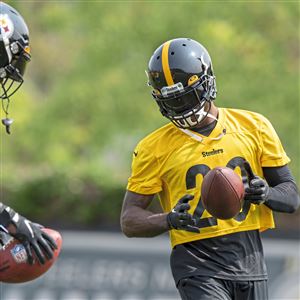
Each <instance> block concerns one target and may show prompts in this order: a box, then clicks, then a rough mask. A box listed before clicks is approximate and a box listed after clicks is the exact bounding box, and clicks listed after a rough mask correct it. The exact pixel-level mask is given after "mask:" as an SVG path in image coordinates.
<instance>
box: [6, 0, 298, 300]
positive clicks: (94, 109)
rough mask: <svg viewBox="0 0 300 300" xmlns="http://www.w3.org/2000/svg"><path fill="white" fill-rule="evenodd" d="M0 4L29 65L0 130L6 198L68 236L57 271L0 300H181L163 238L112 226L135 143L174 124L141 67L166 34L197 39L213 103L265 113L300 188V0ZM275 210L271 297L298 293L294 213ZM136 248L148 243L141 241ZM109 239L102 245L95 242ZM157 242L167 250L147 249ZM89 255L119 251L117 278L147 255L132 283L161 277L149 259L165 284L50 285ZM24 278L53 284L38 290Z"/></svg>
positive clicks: (269, 238)
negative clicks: (25, 38) (26, 44)
mask: <svg viewBox="0 0 300 300" xmlns="http://www.w3.org/2000/svg"><path fill="white" fill-rule="evenodd" d="M5 2H7V3H8V4H10V5H12V6H13V7H15V8H16V9H17V10H18V11H19V12H20V13H21V14H22V16H23V17H24V19H25V20H26V22H27V25H28V27H29V30H30V40H31V47H32V61H31V62H30V63H29V65H28V68H27V72H26V74H25V83H24V85H23V87H22V88H21V90H20V91H19V92H18V93H17V94H16V95H15V96H14V97H13V101H12V102H11V107H10V117H12V118H13V119H14V120H15V122H14V124H13V127H12V135H10V136H8V135H6V133H5V128H4V127H3V128H2V130H1V132H0V134H1V139H0V142H1V149H0V150H1V195H2V197H3V202H5V203H6V204H8V205H10V206H12V207H13V208H15V209H16V210H17V211H19V212H20V213H21V214H23V215H26V216H27V217H28V218H29V219H32V220H33V221H36V222H39V223H42V224H44V225H46V226H49V227H51V228H54V229H57V230H59V231H61V232H63V235H64V240H65V241H66V242H65V244H64V245H65V247H64V250H63V253H62V256H61V259H60V261H59V262H58V264H57V266H56V268H54V269H53V270H51V271H50V272H49V273H48V274H47V275H45V276H44V277H43V278H41V279H39V280H37V281H35V282H32V283H29V284H26V285H24V286H23V285H21V286H18V287H17V288H16V286H15V285H14V286H10V285H2V288H1V291H2V292H1V295H2V298H1V297H0V299H10V300H17V299H31V300H32V299H36V300H38V299H41V300H44V299H47V300H48V299H74V300H77V299H104V300H106V299H109V300H114V299H127V300H128V299H136V300H143V299H167V298H168V297H169V298H168V299H177V298H176V297H178V296H176V290H175V286H174V284H173V282H172V278H171V277H170V276H171V275H170V273H169V269H168V268H169V266H168V253H169V251H170V246H169V243H168V241H167V236H163V237H161V238H156V239H152V240H149V241H148V242H147V241H143V242H142V241H139V240H128V239H125V238H123V237H122V236H121V235H120V226H119V215H120V209H121V205H122V200H123V195H124V191H125V188H126V183H127V178H128V177H129V175H130V165H131V157H132V151H133V149H134V147H135V145H136V143H137V142H138V141H139V140H140V139H141V138H142V137H144V136H145V135H147V134H148V133H150V132H151V131H153V130H154V129H156V128H158V127H160V126H161V125H163V124H166V123H167V122H168V121H167V120H166V119H164V118H163V117H162V116H161V114H160V112H159V110H158V107H157V105H156V104H155V102H154V100H152V98H151V95H150V92H151V90H150V89H149V88H148V87H147V86H146V80H147V78H146V76H145V69H146V68H147V63H148V60H149V58H150V56H151V55H152V53H153V51H154V50H155V49H156V47H157V46H159V45H160V44H161V43H163V42H164V41H166V40H169V39H172V38H176V37H190V38H192V39H195V40H198V41H200V42H201V43H202V44H203V45H205V47H206V48H207V49H208V51H209V53H210V55H211V57H212V60H213V65H214V71H215V74H216V77H217V88H218V96H217V100H216V104H217V105H218V106H220V107H233V108H241V109H246V110H252V111H256V112H259V113H261V114H263V115H265V116H266V117H267V118H268V119H269V120H270V121H271V122H272V124H273V126H274V127H275V129H276V131H277V133H278V135H279V137H280V138H281V141H282V143H283V145H284V147H285V150H286V152H287V154H288V155H289V157H290V158H291V160H292V162H291V164H290V168H291V170H292V172H293V174H294V176H295V178H296V180H297V183H298V185H300V171H299V149H300V148H299V146H300V145H299V143H300V135H299V130H300V129H299V128H300V126H299V113H300V108H299V105H300V101H299V100H300V99H299V95H300V93H299V92H300V91H299V67H300V65H299V38H300V35H299V33H300V31H299V25H300V24H299V20H300V18H299V9H300V8H299V3H298V2H271V1H270V2H209V1H205V2H170V1H165V2H159V1H151V2H149V1H140V2H135V1H126V2H120V1H5ZM2 114H3V113H2ZM275 219H276V224H277V228H276V229H275V230H270V231H268V232H266V233H264V234H263V236H264V241H265V245H266V249H269V250H267V251H266V252H267V253H266V254H267V260H268V268H269V271H272V272H271V274H270V276H271V278H272V282H273V286H272V288H271V296H272V297H274V299H275V298H276V297H277V299H298V298H297V297H300V295H299V290H298V286H299V285H300V283H299V282H300V278H299V258H300V257H299V250H300V249H299V236H300V220H299V212H297V213H296V214H293V215H284V214H277V213H275ZM75 231H76V232H75ZM283 241H284V242H283ZM141 243H143V244H144V245H148V244H147V243H149V247H150V249H152V248H151V245H152V247H153V251H152V252H151V251H150V252H149V250H147V249H148V247H146V246H145V247H144V248H138V247H140V246H139V245H140V244H141ZM83 244H85V246H86V247H83V246H82V245H83ZM103 244H105V245H106V246H107V245H108V246H109V247H108V248H106V246H105V249H103V247H104V246H103ZM153 245H156V246H155V247H154V246H153ZM121 246H122V247H124V249H128V251H127V252H126V253H127V254H128V257H127V256H126V255H125V254H124V253H123V252H122V251H121ZM126 247H127V248H126ZM136 247H137V248H136ZM160 247H162V248H163V249H164V250H161V251H160V252H158V251H156V252H155V249H161V248H160ZM146 248H147V249H146ZM134 249H140V251H135V250H134ZM145 249H146V250H145ZM274 249H278V251H275V250H274ZM288 249H289V250H290V251H292V252H289V251H288ZM118 251H119V252H118ZM274 251H275V252H274ZM91 253H94V255H95V257H94V256H93V255H91ZM142 253H145V254H144V256H143V257H142V256H141V254H142ZM159 253H160V254H159ZM114 254H115V256H114ZM123 254H124V255H123ZM122 255H123V261H121V260H120V256H122ZM130 255H131V256H130ZM157 255H160V256H159V257H158V256H157ZM96 257H97V258H98V262H99V259H100V260H101V259H102V260H101V262H102V265H101V263H100V265H101V266H102V267H101V266H100V267H99V269H101V268H102V269H101V270H102V271H103V270H106V271H103V272H104V273H103V274H106V273H105V272H107V269H105V268H106V267H105V266H106V265H110V264H111V263H112V262H113V261H116V257H117V258H118V259H119V260H117V265H118V266H119V269H118V267H115V268H116V269H117V270H119V273H118V274H119V275H118V276H121V277H120V278H135V277H134V276H133V277H131V275H130V273H128V272H129V271H128V272H127V271H124V270H125V269H126V268H125V267H124V265H125V266H128V268H127V269H128V270H131V271H132V270H134V268H133V267H132V266H133V265H134V264H137V265H139V266H141V264H139V262H141V261H142V262H143V263H144V264H146V266H148V267H149V268H150V267H151V268H150V269H151V270H152V271H151V270H150V269H149V268H148V269H147V267H145V266H144V267H140V268H137V273H135V274H136V278H141V276H144V277H145V282H148V283H149V282H150V281H151V279H149V278H150V277H151V276H153V278H154V279H156V280H157V275H155V274H159V276H162V275H163V272H161V270H160V269H158V271H157V270H156V272H157V273H155V272H154V271H153V268H154V266H155V264H154V263H153V262H154V261H156V263H157V264H158V267H159V266H162V265H163V266H165V267H164V268H165V270H166V271H165V272H167V273H166V276H165V278H166V281H165V282H166V283H165V284H166V285H165V286H164V285H163V286H162V291H163V290H165V291H166V290H167V289H168V288H167V287H169V290H170V292H169V293H165V294H164V293H161V294H160V295H157V296H154V295H155V294H154V293H152V292H151V291H152V290H151V288H154V287H155V283H156V286H157V284H158V283H157V282H154V283H153V286H152V287H151V286H150V284H148V285H145V287H144V289H143V288H140V289H137V290H135V289H134V287H131V288H132V289H133V291H134V292H133V293H131V292H132V289H131V292H128V291H127V290H126V287H124V288H125V290H124V291H123V290H122V288H121V282H122V280H120V281H119V283H118V282H117V283H114V285H110V283H108V282H105V281H101V280H100V281H98V288H99V290H97V288H96V287H97V281H95V291H93V292H91V289H89V288H84V287H79V288H77V289H76V290H79V292H78V293H77V294H71V296H70V295H69V294H68V293H67V292H66V289H71V290H74V286H78V282H77V283H76V281H72V279H69V281H68V282H67V283H65V285H63V284H62V282H63V281H62V280H60V281H59V282H60V283H61V285H63V286H60V287H58V286H57V282H56V283H55V280H58V278H60V277H59V276H58V275H57V274H60V273H59V272H61V274H68V271H65V270H68V268H71V266H73V267H74V265H75V264H74V262H79V261H81V262H82V265H80V266H79V267H78V270H84V268H86V270H87V271H86V272H88V269H87V268H88V267H87V266H89V264H91V265H93V261H94V260H95V259H96ZM137 257H138V258H137ZM68 259H69V260H68ZM136 259H139V260H138V261H136ZM67 261H69V262H68V263H67ZM84 262H86V263H84ZM142 266H143V264H142ZM108 269H110V268H108ZM127 269H126V270H127ZM62 270H63V271H62ZM69 270H70V269H69ZM120 270H121V271H120ZM122 270H123V271H124V272H123V273H122ZM147 270H148V271H147ZM57 272H58V273H57ZM69 272H71V271H69ZM72 272H73V271H72ZM74 272H75V271H74ZM74 272H73V273H74ZM82 272H83V271H82ZM126 272H127V273H126ZM153 272H154V275H150V274H152V273H153ZM285 272H287V274H288V275H287V276H286V278H287V279H286V280H285V281H284V282H290V284H289V285H288V286H287V287H285V286H284V284H285V283H282V282H283V279H281V281H280V282H281V285H280V286H281V289H283V288H282V287H283V286H284V287H285V294H280V291H278V288H279V287H278V286H279V285H278V280H279V279H278V278H277V277H278V275H282V274H283V273H284V275H286V273H285ZM73 273H72V274H73ZM79 273H80V272H79ZM83 273H84V272H83ZM51 274H52V275H51ZM53 274H54V275H53ZM55 274H56V275H55ZM74 274H77V273H76V272H75V273H74ZM103 274H102V275H103ZM126 274H127V275H126ZM293 274H294V275H293ZM295 274H296V275H295ZM47 276H52V277H51V278H52V279H51V278H50V277H47ZM66 276H68V275H66ZM103 276H104V275H103ZM147 276H150V277H149V278H148V277H147ZM73 277H74V278H77V279H78V278H79V277H80V276H79V277H78V276H77V275H74V276H73ZM73 277H72V276H70V277H68V278H73ZM113 277H114V278H115V276H113ZM47 278H48V279H47ZM49 278H50V279H49ZM96 278H99V277H96ZM147 278H148V279H147ZM151 278H152V277H151ZM291 278H293V279H294V280H295V278H296V281H292V280H291ZM47 280H48V281H47ZM51 280H52V281H51ZM86 280H87V282H91V281H90V280H89V279H86ZM276 280H277V281H276ZM51 282H52V284H51ZM81 282H82V281H81ZM159 282H160V283H161V282H162V281H159ZM291 282H292V283H291ZM287 284H288V283H287ZM32 287H40V288H43V289H46V290H47V292H45V291H44V292H43V293H42V292H41V293H42V294H34V295H33V294H30V293H29V291H30V292H31V293H32V292H33V290H34V289H32ZM127 287H130V284H128V285H127ZM140 287H141V285H140ZM293 287H294V290H295V291H293V292H291V294H287V290H290V291H291V290H292V288H293ZM18 288H19V289H20V291H21V292H20V293H19V292H18V291H19V290H18ZM136 288H138V285H137V286H136ZM276 288H277V289H276ZM23 289H24V291H25V290H26V291H28V293H29V294H26V293H25V292H23ZM54 290H55V291H56V292H54ZM58 290H59V292H58ZM128 290H130V288H128ZM116 291H118V292H116ZM120 291H122V292H120ZM126 291H127V292H126ZM14 293H15V294H14ZM16 293H17V294H16ZM66 293H67V294H66ZM101 293H102V294H101ZM297 293H298V295H297ZM26 295H27V296H26ZM66 295H68V296H66ZM295 295H296V296H295ZM22 297H23V298H22ZM26 297H27V298H26ZM126 297H127V298H126ZM151 297H152V298H151ZM155 297H156V298H155ZM295 297H296V298H295Z"/></svg>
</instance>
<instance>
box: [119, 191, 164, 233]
mask: <svg viewBox="0 0 300 300" xmlns="http://www.w3.org/2000/svg"><path fill="white" fill-rule="evenodd" d="M153 198H154V195H142V194H137V193H134V192H130V191H126V194H125V197H124V200H123V207H122V212H121V228H122V231H123V233H124V234H125V235H126V236H127V237H154V236H157V235H160V234H162V233H164V232H166V231H168V230H169V226H168V223H167V213H159V214H154V213H152V212H150V211H148V210H147V207H148V206H149V205H150V203H151V202H152V200H153Z"/></svg>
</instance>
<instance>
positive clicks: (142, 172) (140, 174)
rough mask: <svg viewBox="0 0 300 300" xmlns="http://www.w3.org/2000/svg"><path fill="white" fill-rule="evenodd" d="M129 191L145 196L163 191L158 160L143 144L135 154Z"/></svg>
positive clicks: (128, 186) (128, 185)
mask: <svg viewBox="0 0 300 300" xmlns="http://www.w3.org/2000/svg"><path fill="white" fill-rule="evenodd" d="M127 190H129V191H132V192H135V193H138V194H143V195H151V194H156V193H158V192H160V191H161V190H162V182H161V179H160V176H159V164H158V160H157V159H156V157H155V156H154V154H153V152H151V151H149V150H148V149H147V148H145V147H143V145H142V144H141V143H140V144H138V145H137V147H136V149H135V150H134V152H133V158H132V165H131V176H130V178H129V179H128V184H127Z"/></svg>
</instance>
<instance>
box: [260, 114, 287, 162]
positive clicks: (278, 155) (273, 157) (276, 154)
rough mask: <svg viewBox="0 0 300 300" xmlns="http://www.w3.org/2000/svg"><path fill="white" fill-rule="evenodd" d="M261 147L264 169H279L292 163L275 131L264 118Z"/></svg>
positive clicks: (262, 120) (261, 130)
mask: <svg viewBox="0 0 300 300" xmlns="http://www.w3.org/2000/svg"><path fill="white" fill-rule="evenodd" d="M260 145H261V157H260V161H261V166H262V167H279V166H283V165H285V164H287V163H289V162H290V159H289V157H288V156H287V155H286V153H285V151H284V149H283V146H282V144H281V142H280V139H279V137H278V135H277V133H276V131H275V129H274V128H273V126H272V124H271V123H270V121H269V120H268V119H266V118H265V117H263V116H261V124H260Z"/></svg>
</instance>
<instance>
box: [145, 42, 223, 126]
mask: <svg viewBox="0 0 300 300" xmlns="http://www.w3.org/2000/svg"><path fill="white" fill-rule="evenodd" d="M147 75H148V79H149V82H148V85H149V86H151V87H152V88H153V91H152V96H153V97H154V99H155V100H156V102H157V104H158V106H159V108H160V111H161V113H162V115H163V116H165V117H167V118H168V119H169V120H171V121H172V122H173V123H174V124H175V125H176V126H177V127H179V128H192V127H195V126H197V125H198V124H200V123H201V122H202V121H203V120H204V118H205V117H206V116H207V114H208V111H209V109H207V111H205V110H204V109H205V104H206V103H209V104H210V103H211V101H212V100H214V99H215V98H216V95H217V88H216V80H215V76H214V72H213V66H212V62H211V58H210V56H209V54H208V52H207V50H206V49H205V48H204V47H203V46H202V45H201V44H200V43H198V42H196V41H194V40H192V39H188V38H178V39H174V40H170V41H167V42H165V43H164V44H162V45H161V46H159V47H158V48H157V49H156V50H155V51H154V54H153V55H152V57H151V58H150V61H149V65H148V71H147ZM209 108H210V105H209Z"/></svg>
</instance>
